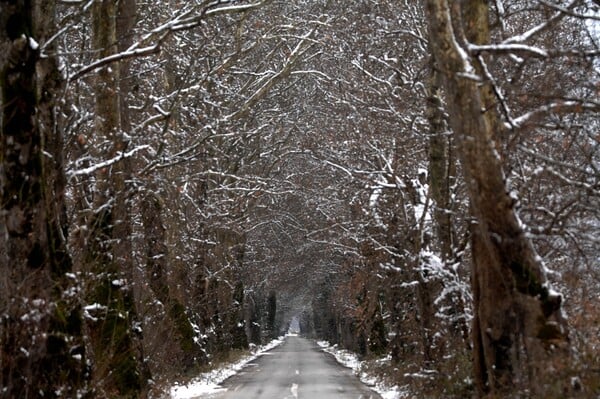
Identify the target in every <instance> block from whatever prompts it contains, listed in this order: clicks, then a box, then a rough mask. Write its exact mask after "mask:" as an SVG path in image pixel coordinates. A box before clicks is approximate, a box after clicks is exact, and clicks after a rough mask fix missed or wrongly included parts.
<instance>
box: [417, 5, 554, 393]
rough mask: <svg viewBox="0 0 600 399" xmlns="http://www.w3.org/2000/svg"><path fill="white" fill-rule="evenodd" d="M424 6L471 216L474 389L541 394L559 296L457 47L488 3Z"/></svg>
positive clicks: (467, 61) (479, 27)
mask: <svg viewBox="0 0 600 399" xmlns="http://www.w3.org/2000/svg"><path fill="white" fill-rule="evenodd" d="M426 4H427V6H426V7H427V12H428V21H429V38H430V43H431V47H432V51H433V53H434V57H435V59H436V62H437V67H438V68H439V70H440V71H442V73H443V77H444V78H443V85H444V89H445V93H446V96H447V104H448V111H449V115H450V123H451V126H452V129H453V131H454V135H455V138H456V141H457V148H458V151H459V156H460V161H461V163H462V167H463V171H464V174H465V181H466V185H467V189H468V192H469V197H470V201H471V206H472V209H473V214H474V216H475V217H476V220H477V223H476V224H474V225H473V226H472V237H473V242H472V250H473V274H472V285H473V294H474V325H473V344H474V363H475V377H476V383H477V386H478V390H479V394H480V395H482V396H483V395H487V394H490V395H492V396H494V397H498V396H505V395H511V394H514V393H515V391H516V390H519V389H520V388H524V387H526V386H527V385H529V386H533V387H536V390H538V391H536V392H532V393H533V395H534V396H540V397H541V396H544V390H545V389H546V388H547V387H548V385H547V383H549V382H551V380H552V378H553V377H552V375H551V373H549V371H548V370H551V369H552V362H553V360H554V359H556V354H553V352H552V348H557V347H560V346H561V345H560V344H561V342H565V341H564V340H565V334H566V332H565V328H564V327H565V326H564V325H563V323H562V320H561V313H560V308H561V299H560V296H558V295H555V294H553V293H552V291H551V290H550V289H549V287H548V285H547V282H546V278H545V276H544V272H543V267H542V265H541V262H540V260H539V258H538V257H537V256H536V253H535V251H534V249H533V246H532V244H531V242H530V240H529V239H528V238H527V236H526V235H525V233H524V231H523V228H522V226H521V224H520V222H519V220H518V217H517V214H516V211H515V200H514V199H513V198H511V196H510V195H509V194H508V190H507V187H506V185H505V182H504V175H503V171H502V165H501V162H500V159H499V158H498V156H497V153H496V151H495V148H494V142H493V138H494V137H496V136H497V135H498V134H499V131H497V129H499V128H500V126H501V124H500V123H498V120H499V119H498V118H497V116H494V115H493V114H494V113H495V111H494V109H493V108H489V107H486V104H487V94H486V90H484V89H482V88H481V83H480V82H479V81H476V79H473V78H472V77H473V75H475V74H477V72H478V71H477V68H476V67H475V66H476V65H477V59H474V58H473V57H470V56H469V55H468V53H467V51H466V50H465V47H463V46H464V44H465V43H464V37H465V31H467V33H468V32H487V31H488V26H487V13H488V12H489V5H487V2H485V1H483V0H470V1H465V2H448V1H446V0H428V1H427V3H426ZM482 13H483V14H482ZM455 29H458V31H455ZM473 38H475V36H473V37H472V38H471V39H472V40H473ZM480 39H481V38H480ZM480 39H479V40H480ZM483 39H484V40H485V39H486V38H483ZM488 39H489V38H488ZM459 43H462V46H461V44H459ZM474 65H475V66H474ZM482 110H485V111H486V112H482ZM531 381H535V384H528V382H531Z"/></svg>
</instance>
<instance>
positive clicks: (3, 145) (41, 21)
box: [0, 1, 86, 398]
mask: <svg viewBox="0 0 600 399" xmlns="http://www.w3.org/2000/svg"><path fill="white" fill-rule="evenodd" d="M55 5H56V4H55V2H54V1H36V2H33V3H32V4H30V2H25V1H16V2H13V1H2V2H0V53H1V54H2V56H0V88H1V95H0V109H1V110H2V112H1V114H0V121H1V128H0V135H1V142H0V151H1V153H2V157H1V171H2V172H1V176H0V192H1V194H0V195H1V202H0V204H1V205H0V207H1V209H0V213H1V215H2V217H1V219H0V228H1V231H0V234H1V240H0V270H1V271H2V275H3V279H2V283H1V284H0V286H1V289H2V300H1V301H0V311H1V312H2V314H3V316H2V320H1V324H0V337H1V338H0V345H1V349H0V351H1V352H0V364H1V369H2V373H1V375H0V385H1V386H2V389H1V390H0V397H3V398H17V397H18V398H33V397H40V396H43V397H50V398H52V397H58V396H71V397H75V396H79V395H83V394H84V382H85V381H84V375H85V367H86V366H85V358H84V355H85V351H84V349H83V344H82V339H81V337H82V329H81V327H82V315H81V308H80V307H79V306H78V305H77V301H76V297H75V296H74V295H73V292H76V289H75V287H74V286H73V285H74V280H73V278H72V277H73V275H72V274H71V266H72V264H71V258H70V256H69V254H68V252H67V248H66V236H67V228H66V218H65V203H64V192H65V180H64V169H63V152H62V151H63V148H62V144H63V140H62V132H61V129H60V128H59V127H58V124H57V118H56V106H57V103H58V102H59V96H60V92H61V89H62V88H63V83H64V82H63V78H62V77H61V75H60V73H59V71H58V67H57V60H56V52H55V47H54V45H53V44H52V43H49V42H48V40H49V39H50V38H51V37H52V35H53V34H54V29H55V21H54V16H55ZM41 46H43V51H44V52H45V54H44V56H43V57H42V56H41V54H42V47H41Z"/></svg>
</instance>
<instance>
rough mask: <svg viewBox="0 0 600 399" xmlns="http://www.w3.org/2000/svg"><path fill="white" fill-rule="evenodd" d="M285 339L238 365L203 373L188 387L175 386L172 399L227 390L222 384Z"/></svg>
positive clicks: (246, 357)
mask: <svg viewBox="0 0 600 399" xmlns="http://www.w3.org/2000/svg"><path fill="white" fill-rule="evenodd" d="M284 339H285V338H284V337H279V338H278V339H275V340H273V341H271V342H269V343H268V344H266V345H263V346H259V347H256V348H255V349H254V350H253V351H252V354H250V355H248V356H244V357H242V358H241V359H240V360H239V361H237V362H236V363H231V364H227V365H224V366H223V367H219V368H218V369H215V370H211V371H209V372H207V373H202V374H200V375H199V376H198V377H196V378H194V379H193V380H192V381H190V383H189V384H187V385H174V386H172V387H171V389H170V391H171V392H170V394H171V399H190V398H195V397H198V396H201V395H206V394H214V393H218V392H222V391H224V390H225V388H223V387H222V386H221V384H222V383H223V382H224V381H225V380H226V379H228V378H229V377H231V376H233V375H235V374H237V373H238V372H239V371H240V370H241V369H243V368H244V366H245V365H246V364H247V363H248V362H251V361H253V360H254V359H256V358H257V357H259V356H261V355H262V354H263V353H264V352H267V351H269V350H271V349H273V348H275V347H277V346H279V345H281V343H283V340H284Z"/></svg>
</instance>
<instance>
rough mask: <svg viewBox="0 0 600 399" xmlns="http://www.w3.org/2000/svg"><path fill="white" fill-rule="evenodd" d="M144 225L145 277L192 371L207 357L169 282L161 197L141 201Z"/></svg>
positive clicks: (154, 195)
mask: <svg viewBox="0 0 600 399" xmlns="http://www.w3.org/2000/svg"><path fill="white" fill-rule="evenodd" d="M141 205H142V206H141V214H142V224H143V227H144V241H145V244H146V275H147V278H148V281H149V283H150V289H151V290H152V292H153V293H154V295H155V296H156V299H158V300H159V301H160V302H161V303H162V304H163V305H164V307H165V309H166V310H167V317H168V318H169V319H170V321H171V323H172V325H173V328H174V329H175V332H176V336H177V341H178V342H179V347H180V348H181V351H182V352H183V355H184V356H183V368H184V369H190V368H192V367H193V366H194V365H196V364H197V363H198V362H204V361H206V359H205V354H204V353H203V352H202V348H201V347H200V346H199V345H198V344H197V343H196V342H195V341H194V329H193V327H192V324H191V323H190V320H189V318H188V315H187V314H186V312H185V307H184V306H183V304H181V302H179V301H178V300H177V299H176V298H173V297H172V296H171V293H170V290H169V284H168V281H167V269H168V259H169V251H168V248H167V245H166V244H165V241H166V238H165V227H164V225H163V222H162V217H161V215H162V205H161V200H160V198H159V197H158V195H157V194H156V193H154V192H152V191H149V192H148V193H146V194H145V195H144V198H142V203H141Z"/></svg>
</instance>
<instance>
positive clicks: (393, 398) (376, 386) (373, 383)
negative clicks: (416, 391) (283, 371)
mask: <svg viewBox="0 0 600 399" xmlns="http://www.w3.org/2000/svg"><path fill="white" fill-rule="evenodd" d="M317 344H318V345H319V346H320V347H321V349H322V350H323V351H324V352H327V353H329V354H331V355H333V357H335V359H336V360H337V361H338V363H340V364H341V365H343V366H345V367H348V368H349V369H352V371H353V372H354V374H356V375H357V376H358V377H359V378H360V380H361V381H362V382H363V383H365V384H366V385H367V386H368V387H369V388H371V389H372V390H373V391H375V392H377V393H378V394H379V395H381V397H382V398H383V399H401V398H406V397H408V392H405V391H402V390H401V388H399V387H398V386H388V385H386V384H384V383H383V381H380V380H378V379H377V377H375V376H372V375H369V374H367V373H366V372H364V371H362V368H363V367H362V366H363V365H364V362H363V361H360V360H359V359H358V356H357V355H356V354H355V353H352V352H350V351H348V350H345V349H340V348H338V346H337V345H333V346H332V345H331V344H330V343H329V342H327V341H317Z"/></svg>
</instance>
